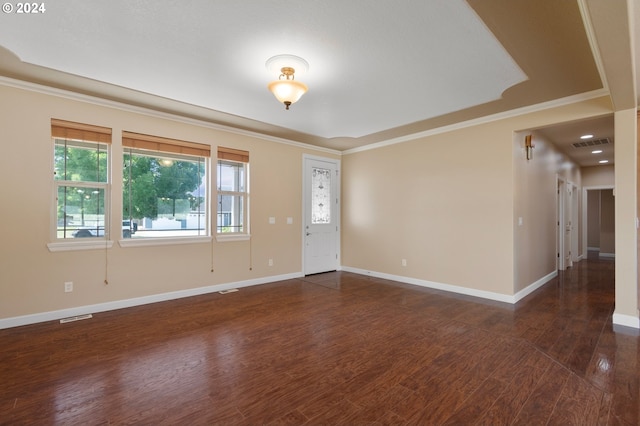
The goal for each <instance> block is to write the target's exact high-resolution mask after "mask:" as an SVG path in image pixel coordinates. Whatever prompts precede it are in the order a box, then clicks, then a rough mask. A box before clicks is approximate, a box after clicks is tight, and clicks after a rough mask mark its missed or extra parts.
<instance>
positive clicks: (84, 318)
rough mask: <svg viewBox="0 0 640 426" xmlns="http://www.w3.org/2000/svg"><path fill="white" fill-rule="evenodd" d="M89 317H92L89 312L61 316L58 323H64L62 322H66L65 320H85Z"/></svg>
mask: <svg viewBox="0 0 640 426" xmlns="http://www.w3.org/2000/svg"><path fill="white" fill-rule="evenodd" d="M89 318H93V315H91V314H86V315H76V316H75V317H69V318H62V319H61V320H60V324H64V323H67V322H73V321H80V320H86V319H89Z"/></svg>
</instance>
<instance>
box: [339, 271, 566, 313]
mask: <svg viewBox="0 0 640 426" xmlns="http://www.w3.org/2000/svg"><path fill="white" fill-rule="evenodd" d="M342 270H343V271H347V272H353V273H354V274H360V275H369V276H372V277H376V278H383V279H387V280H392V281H398V282H401V283H405V284H412V285H417V286H421V287H428V288H433V289H435V290H443V291H448V292H451V293H457V294H464V295H467V296H474V297H480V298H482V299H489V300H495V301H497V302H505V303H510V304H515V303H517V302H518V301H520V300H521V299H523V298H524V297H526V296H528V295H529V294H531V293H533V292H534V291H536V290H537V289H538V288H540V287H542V286H543V285H544V284H546V283H548V282H549V281H551V280H552V279H554V278H555V277H556V276H558V271H554V272H552V273H550V274H549V275H547V276H545V277H543V278H541V279H539V280H538V281H536V282H534V283H533V284H531V285H529V286H527V287H526V288H525V289H523V290H520V291H519V292H518V293H516V294H514V295H508V294H502V293H495V292H491V291H484V290H476V289H473V288H467V287H461V286H456V285H451V284H443V283H437V282H434V281H427V280H420V279H417V278H409V277H404V276H401V275H391V274H385V273H383V272H375V271H368V270H365V269H359V268H351V267H348V266H343V267H342Z"/></svg>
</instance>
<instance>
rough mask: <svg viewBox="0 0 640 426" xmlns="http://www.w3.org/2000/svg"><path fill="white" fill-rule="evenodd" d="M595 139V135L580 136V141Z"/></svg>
mask: <svg viewBox="0 0 640 426" xmlns="http://www.w3.org/2000/svg"><path fill="white" fill-rule="evenodd" d="M592 137H593V135H582V136H580V139H591V138H592Z"/></svg>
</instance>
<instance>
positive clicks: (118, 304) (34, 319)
mask: <svg viewBox="0 0 640 426" xmlns="http://www.w3.org/2000/svg"><path fill="white" fill-rule="evenodd" d="M302 276H303V274H302V273H301V272H296V273H291V274H284V275H276V276H270V277H263V278H256V279H252V280H246V281H238V282H233V283H224V284H216V285H211V286H206V287H197V288H190V289H187V290H178V291H172V292H169V293H160V294H152V295H149V296H142V297H135V298H133V299H125V300H115V301H113V302H105V303H98V304H95V305H86V306H78V307H74V308H68V309H60V310H57V311H50V312H42V313H37V314H31V315H22V316H18V317H12V318H4V319H0V329H4V328H11V327H19V326H21V325H29V324H35V323H39V322H45V321H55V320H59V319H62V318H68V317H74V316H79V315H86V314H94V313H96V312H105V311H113V310H115V309H122V308H130V307H132V306H139V305H146V304H149V303H156V302H165V301H167V300H174V299H181V298H183V297H191V296H199V295H201V294H207V293H215V292H218V291H222V290H228V289H231V288H242V287H250V286H254V285H260V284H267V283H272V282H276V281H284V280H289V279H292V278H300V277H302Z"/></svg>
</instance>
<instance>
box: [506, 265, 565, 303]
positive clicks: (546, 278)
mask: <svg viewBox="0 0 640 426" xmlns="http://www.w3.org/2000/svg"><path fill="white" fill-rule="evenodd" d="M557 276H558V271H553V272H551V273H550V274H547V275H546V276H544V277H542V278H540V279H539V280H538V281H536V282H534V283H532V284H529V285H528V286H527V287H525V288H523V289H522V290H520V291H519V292H517V293H516V294H515V295H514V296H513V299H514V302H513V303H517V302H519V301H520V300H522V299H524V298H525V297H527V296H528V295H530V294H531V293H533V292H534V291H536V290H537V289H539V288H540V287H542V286H543V285H545V284H546V283H548V282H549V281H551V280H552V279H554V278H555V277H557Z"/></svg>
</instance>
